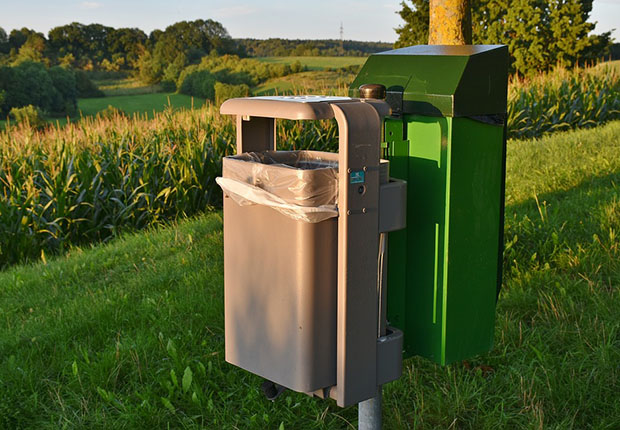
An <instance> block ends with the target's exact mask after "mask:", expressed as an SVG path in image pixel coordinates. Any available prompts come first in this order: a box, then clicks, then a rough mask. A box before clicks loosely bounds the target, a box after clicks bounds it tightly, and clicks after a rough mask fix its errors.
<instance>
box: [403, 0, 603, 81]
mask: <svg viewBox="0 0 620 430" xmlns="http://www.w3.org/2000/svg"><path fill="white" fill-rule="evenodd" d="M470 6H471V21H472V36H473V43H474V44H505V45H507V46H508V49H509V52H510V56H511V67H512V70H513V72H517V73H519V74H522V75H529V74H532V73H537V72H540V71H547V70H550V69H552V68H553V67H555V66H557V65H559V66H564V67H566V66H572V65H575V64H582V63H584V62H587V61H595V60H598V59H600V58H602V57H605V56H607V55H609V54H610V48H611V46H612V40H611V32H604V33H601V34H591V33H592V31H594V28H595V24H594V23H591V22H588V18H589V17H590V13H591V12H592V0H470ZM399 14H400V16H401V18H402V19H403V20H404V21H405V23H404V25H402V26H401V27H399V28H397V29H396V32H397V33H398V36H399V37H398V41H397V42H396V45H395V46H396V47H403V46H409V45H419V44H426V43H428V29H429V27H428V25H429V0H404V1H402V2H401V10H400V12H399Z"/></svg>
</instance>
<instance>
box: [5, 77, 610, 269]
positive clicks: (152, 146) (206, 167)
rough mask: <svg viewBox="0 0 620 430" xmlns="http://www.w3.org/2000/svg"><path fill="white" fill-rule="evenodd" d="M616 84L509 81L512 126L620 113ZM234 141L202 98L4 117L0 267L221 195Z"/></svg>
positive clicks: (321, 134)
mask: <svg viewBox="0 0 620 430" xmlns="http://www.w3.org/2000/svg"><path fill="white" fill-rule="evenodd" d="M298 91H299V92H305V91H304V90H303V89H301V88H300V89H299V90H298ZM344 91H345V89H344V88H343V87H340V89H339V90H338V91H336V92H344ZM618 94H620V79H619V76H618V72H617V71H616V70H614V69H612V68H602V67H594V68H591V69H587V70H574V71H566V70H561V71H558V72H556V73H554V74H552V75H543V76H540V77H539V78H535V79H533V80H531V81H529V82H524V81H519V80H513V81H512V82H511V85H510V89H509V114H508V130H509V135H510V136H511V137H519V138H524V137H533V136H539V135H541V134H543V133H545V132H549V131H555V130H565V129H570V128H576V127H589V126H594V125H597V124H600V123H603V122H606V121H609V120H613V119H617V118H620V106H619V103H620V101H619V97H618ZM234 140H235V127H234V122H233V120H232V119H231V118H230V117H226V116H220V115H219V113H218V109H217V108H216V107H215V106H212V105H208V104H207V105H205V106H204V107H203V108H201V109H195V110H180V111H172V110H167V111H164V112H162V113H159V114H156V115H155V117H154V118H153V119H152V120H148V119H147V118H146V117H141V116H139V115H138V116H134V117H133V118H127V117H123V116H119V115H113V116H111V117H110V118H85V119H82V120H80V121H79V122H75V123H70V124H68V125H66V126H65V127H51V128H48V129H46V130H43V131H38V130H36V129H35V128H34V127H30V126H29V125H27V124H21V125H17V126H15V125H8V126H7V128H6V129H5V130H4V131H0V267H3V266H6V265H9V264H13V263H16V262H21V261H28V260H33V259H39V258H43V259H45V255H46V253H47V254H48V255H49V254H54V253H58V252H62V251H64V250H66V249H67V248H68V247H70V246H71V245H72V244H78V245H79V244H86V243H93V242H100V241H106V240H108V239H110V238H111V237H114V236H115V235H117V234H118V233H120V232H122V231H127V230H135V229H141V228H145V227H148V226H153V225H157V224H160V223H163V222H169V221H173V220H175V219H177V218H179V217H187V216H192V215H194V214H197V213H199V212H202V211H204V210H205V209H207V208H209V207H217V206H219V205H220V204H221V193H220V191H219V188H217V186H216V185H215V180H214V179H215V177H216V176H218V175H219V174H220V172H221V158H222V156H225V155H229V154H232V153H234V152H235V147H234V143H235V142H234ZM336 145H337V129H336V125H335V122H334V121H314V122H313V121H306V122H294V121H280V122H279V123H278V146H279V148H281V149H306V148H312V149H316V150H333V149H334V148H336Z"/></svg>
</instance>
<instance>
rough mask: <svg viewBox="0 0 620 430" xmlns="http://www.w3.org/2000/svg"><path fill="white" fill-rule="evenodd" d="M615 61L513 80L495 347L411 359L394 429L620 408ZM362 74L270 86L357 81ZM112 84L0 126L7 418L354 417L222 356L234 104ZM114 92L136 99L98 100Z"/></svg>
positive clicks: (32, 422)
mask: <svg viewBox="0 0 620 430" xmlns="http://www.w3.org/2000/svg"><path fill="white" fill-rule="evenodd" d="M617 66H618V63H612V64H611V65H601V66H596V67H591V68H587V69H576V70H561V71H559V72H556V73H554V74H548V75H540V76H538V77H535V78H533V79H530V80H527V81H524V80H516V79H515V80H513V81H511V86H510V91H509V117H508V128H509V132H510V134H511V135H512V136H513V137H520V139H514V138H513V139H511V140H510V141H509V143H508V157H507V189H506V204H507V207H506V219H505V222H506V234H505V243H506V246H505V252H504V268H505V270H504V280H503V281H504V282H503V290H502V293H501V295H500V299H499V303H498V313H497V326H496V344H495V348H494V349H493V350H492V351H491V352H490V353H488V354H485V355H482V356H479V357H476V358H475V359H472V360H470V361H468V362H463V363H459V364H454V365H450V366H447V367H445V368H442V367H439V366H436V365H434V364H432V363H430V362H428V361H425V360H423V359H420V358H412V359H409V360H407V361H406V363H405V369H404V372H403V376H402V378H401V379H400V380H399V381H397V382H395V383H392V384H390V385H388V386H387V387H386V389H385V397H384V400H385V403H384V421H385V428H386V429H392V428H394V429H406V428H416V429H432V428H464V429H481V428H511V429H513V428H514V429H531V428H558V429H559V428H562V429H564V428H568V429H571V428H574V429H582V428H592V429H616V428H620V419H619V418H618V417H620V397H619V396H618V394H617V389H615V387H617V386H618V385H620V381H619V373H620V372H619V368H618V362H620V336H619V333H620V314H619V313H618V312H617V310H618V309H619V306H620V297H619V291H618V284H619V281H620V279H619V278H620V249H619V245H618V244H619V241H618V232H619V231H620V192H619V189H618V184H619V183H620V157H619V156H618V154H619V153H620V121H618V119H619V118H620V105H619V103H620V100H619V98H618V94H619V92H620V75H619V70H618V67H617ZM317 67H318V66H317ZM329 67H331V66H329ZM352 77H353V73H352V72H350V71H348V70H317V71H307V72H302V73H298V74H295V75H290V76H284V77H280V78H274V79H272V80H269V81H267V82H264V83H263V84H261V86H259V87H257V88H255V89H254V92H255V93H256V94H276V93H277V94H282V93H328V94H345V93H346V89H347V85H348V82H350V81H351V79H352ZM100 85H101V87H102V88H103V89H104V92H106V94H107V96H106V97H104V98H99V99H82V100H80V101H79V103H80V107H81V109H82V115H83V118H82V119H74V120H72V121H71V122H70V123H69V124H67V125H66V126H61V125H60V124H59V125H57V126H52V127H49V128H47V129H43V130H37V129H34V128H32V127H30V126H28V125H27V124H21V125H15V124H10V125H8V126H7V127H6V129H5V130H2V131H0V268H2V270H1V271H0V314H1V315H2V316H3V319H2V322H1V323H0V386H1V387H2V388H3V393H2V394H3V395H2V396H0V428H59V427H60V428H102V429H103V428H120V427H125V428H143V427H153V428H162V427H169V428H189V429H193V428H278V429H284V428H290V429H297V428H324V429H341V428H354V426H355V425H356V408H354V407H352V408H347V409H344V410H342V409H339V408H337V407H336V406H335V404H334V403H333V402H331V401H321V400H317V399H311V398H309V397H307V396H305V395H301V394H295V393H289V392H287V393H286V394H285V395H284V396H283V397H282V398H281V399H280V400H278V401H277V402H276V403H271V402H268V401H266V400H265V399H264V398H263V397H262V395H261V394H260V391H259V390H258V387H259V385H260V382H261V381H260V380H259V378H257V377H255V376H252V375H250V374H247V373H245V372H243V371H241V370H239V369H236V368H234V367H232V366H229V365H227V364H226V363H225V362H224V359H223V298H222V288H223V280H222V264H223V261H222V230H221V228H222V219H221V213H220V212H219V209H218V207H219V206H220V202H221V193H220V191H219V189H218V188H217V186H215V184H214V178H215V177H216V176H218V175H219V174H220V171H221V157H222V156H224V155H227V154H232V153H233V152H234V139H235V131H234V122H233V120H232V119H231V118H229V117H226V116H220V115H219V113H218V109H217V106H216V105H215V104H213V103H211V102H206V103H201V102H199V101H198V100H197V99H194V100H193V101H192V99H191V98H190V97H188V96H182V95H176V94H173V95H168V94H164V93H161V92H156V91H158V90H157V88H153V87H148V86H143V85H141V84H140V83H139V82H137V81H132V80H120V81H119V80H108V81H106V82H100ZM154 91H155V92H154ZM192 103H193V105H192ZM108 105H113V106H115V107H117V108H119V109H121V110H123V111H124V112H126V113H128V114H133V115H129V116H127V115H119V114H113V113H112V114H110V115H105V116H101V117H96V116H94V115H95V114H96V113H97V112H99V111H101V110H103V109H105V108H107V106H108ZM192 106H193V108H192ZM573 128H579V130H572V131H561V130H570V129H573ZM541 136H542V137H541ZM532 137H533V138H532ZM277 139H278V147H279V148H280V149H305V148H312V149H317V150H334V149H335V147H336V142H337V140H336V139H337V134H336V127H335V124H334V122H333V121H318V122H311V121H308V122H290V121H280V122H278V128H277Z"/></svg>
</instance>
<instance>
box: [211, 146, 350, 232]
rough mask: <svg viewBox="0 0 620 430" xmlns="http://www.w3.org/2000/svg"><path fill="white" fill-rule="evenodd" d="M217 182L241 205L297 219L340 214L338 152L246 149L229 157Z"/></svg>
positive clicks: (226, 193) (227, 194)
mask: <svg viewBox="0 0 620 430" xmlns="http://www.w3.org/2000/svg"><path fill="white" fill-rule="evenodd" d="M222 176H223V177H221V178H217V179H216V182H217V183H218V185H219V186H220V187H221V188H222V190H223V191H224V194H225V195H226V196H228V197H230V198H232V199H233V201H234V202H235V203H237V204H238V205H240V206H247V205H263V206H268V207H271V208H272V209H275V210H277V211H279V212H281V213H282V214H284V215H286V216H288V217H290V218H293V219H295V220H297V221H305V222H310V223H316V222H321V221H325V220H327V219H329V218H335V217H337V216H338V208H337V203H338V154H335V153H329V152H319V151H265V152H246V153H242V154H239V155H235V156H230V157H225V158H224V160H223V166H222Z"/></svg>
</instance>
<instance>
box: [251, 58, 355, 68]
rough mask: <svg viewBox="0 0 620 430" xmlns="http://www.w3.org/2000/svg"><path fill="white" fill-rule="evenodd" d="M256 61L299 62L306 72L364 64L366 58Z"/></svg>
mask: <svg viewBox="0 0 620 430" xmlns="http://www.w3.org/2000/svg"><path fill="white" fill-rule="evenodd" d="M257 60H260V61H265V62H267V63H279V64H293V63H294V62H295V61H299V62H300V63H301V64H302V65H304V66H306V67H307V68H308V70H324V69H326V68H339V67H347V66H357V65H360V64H364V62H365V61H366V57H259V58H257Z"/></svg>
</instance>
